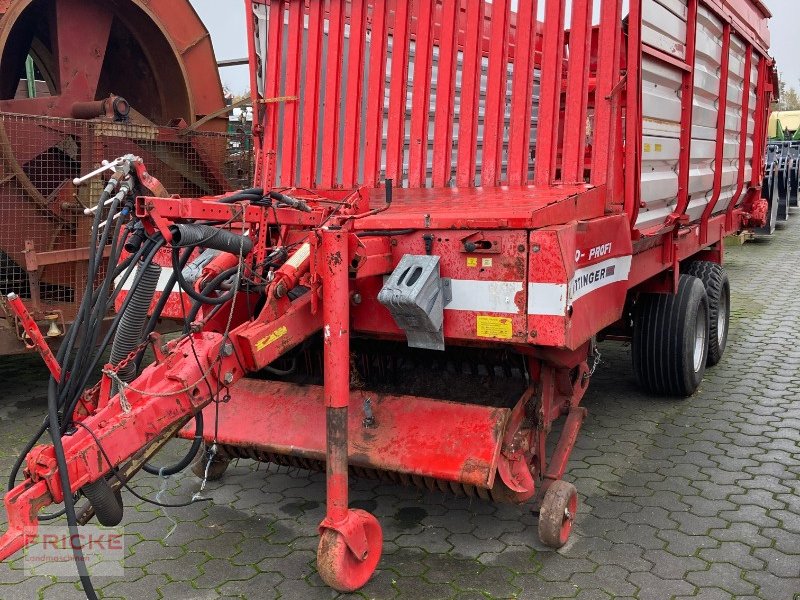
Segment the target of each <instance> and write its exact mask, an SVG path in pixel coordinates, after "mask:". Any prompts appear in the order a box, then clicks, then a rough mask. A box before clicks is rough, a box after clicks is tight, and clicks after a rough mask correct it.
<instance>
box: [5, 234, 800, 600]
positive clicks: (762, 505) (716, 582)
mask: <svg viewBox="0 0 800 600" xmlns="http://www.w3.org/2000/svg"><path fill="white" fill-rule="evenodd" d="M795 220H797V219H795ZM799 265H800V224H798V223H796V222H795V223H792V225H791V226H790V227H788V228H785V229H784V230H783V231H779V232H778V233H777V234H776V235H775V236H773V237H772V238H770V239H765V240H759V241H755V242H752V243H748V244H747V245H745V246H744V247H735V248H732V249H731V250H730V252H729V254H728V261H727V268H728V271H729V273H730V277H731V284H732V289H733V300H732V302H733V320H732V324H731V335H730V340H729V345H728V350H727V353H726V355H725V357H724V359H723V361H722V363H721V364H720V365H719V366H717V367H716V368H714V369H712V370H710V371H708V372H707V374H706V377H705V380H704V381H703V384H702V386H701V389H700V391H699V393H697V394H696V395H695V396H694V397H692V398H690V399H688V400H683V401H676V400H664V399H655V398H649V397H647V396H645V395H643V394H641V393H640V392H639V391H638V390H637V389H636V386H635V384H634V380H633V374H632V371H631V366H630V350H629V348H628V347H627V346H624V345H619V344H605V345H604V346H603V347H602V348H601V349H602V351H603V363H602V368H601V369H600V370H599V372H598V373H597V375H596V376H595V378H594V380H593V381H592V384H591V387H590V390H589V392H588V394H587V396H586V399H585V405H586V406H587V408H588V409H589V411H590V416H589V418H588V420H587V421H586V424H585V426H584V429H583V432H582V435H581V437H580V438H579V440H578V444H577V448H576V449H575V452H574V454H573V457H572V461H571V462H570V468H569V471H568V475H567V478H568V479H569V480H571V481H573V482H574V483H575V484H576V485H577V487H578V490H579V492H580V494H581V506H580V508H579V517H578V520H577V522H576V526H575V530H574V532H573V535H572V539H571V541H570V543H569V544H568V545H567V546H566V547H565V548H563V549H561V550H560V551H559V552H554V551H552V550H549V549H546V548H544V547H542V546H541V545H540V544H539V542H538V538H537V531H536V519H535V517H534V516H533V515H531V513H530V510H529V509H526V508H525V507H513V506H494V505H491V504H487V503H485V502H483V501H479V500H469V499H458V498H453V497H448V496H444V495H442V494H440V493H429V492H428V493H426V492H420V491H417V490H415V489H407V488H403V487H398V486H395V485H387V484H382V483H376V482H371V481H357V482H355V483H354V497H355V502H354V504H355V505H358V506H360V507H362V508H367V509H368V510H370V511H372V512H373V513H374V514H376V515H377V516H378V518H379V519H380V521H381V523H382V525H383V532H384V536H385V540H386V541H385V543H384V548H383V559H382V560H381V563H380V570H379V571H378V572H377V573H376V575H375V576H374V578H373V579H372V581H371V582H370V583H369V584H368V585H367V586H366V587H365V588H364V589H363V590H362V591H361V593H360V594H357V595H353V596H352V597H354V598H357V597H363V598H378V599H386V598H413V599H414V600H426V599H436V600H440V599H446V598H458V599H461V600H467V599H479V598H481V599H483V598H504V599H505V598H525V599H555V598H580V599H582V600H590V599H592V600H595V599H596V600H599V599H606V598H618V599H622V598H640V599H647V600H657V599H661V598H664V599H669V598H678V599H684V598H695V599H697V600H699V599H704V600H712V599H713V600H724V599H728V598H739V599H741V600H744V599H751V598H761V599H763V600H798V599H800V372H798V367H799V366H800V347H798V344H797V341H796V340H797V337H798V334H799V333H800V303H799V301H800V273H799V272H798V266H799ZM0 381H2V384H0V386H1V387H0V389H2V393H3V398H2V401H0V440H2V445H1V446H0V474H2V476H3V477H5V475H6V474H7V472H8V470H9V468H10V465H11V463H12V460H13V457H14V456H15V455H16V453H17V452H18V451H19V450H20V448H21V447H22V445H23V443H24V441H25V439H26V437H27V436H29V435H30V432H31V431H32V430H34V428H35V427H36V425H37V424H38V423H40V422H41V418H42V415H43V413H44V410H45V371H44V369H43V368H42V367H41V365H40V364H39V362H38V360H37V359H35V358H28V357H26V358H17V359H4V360H3V361H2V362H1V363H0ZM134 484H135V486H136V488H137V489H138V491H139V492H140V493H142V494H145V495H147V496H149V497H155V494H156V493H157V492H158V490H159V489H160V488H161V483H160V482H159V481H158V480H157V478H155V477H151V476H146V475H139V476H137V478H136V479H135V480H134ZM167 487H168V493H165V494H163V497H162V499H163V500H166V501H169V502H178V501H186V500H188V499H189V498H190V497H191V496H192V494H193V493H194V492H195V491H197V489H198V482H197V480H196V479H195V478H194V477H193V476H192V475H191V474H189V475H182V476H179V477H177V478H173V479H171V480H169V481H167ZM204 494H205V495H206V496H207V497H209V498H212V499H213V502H200V503H196V504H193V505H192V506H190V507H188V508H181V509H168V510H166V512H165V511H164V510H162V509H158V508H154V507H152V506H150V505H147V504H145V503H143V502H140V501H138V500H136V499H135V498H133V497H132V496H131V495H130V494H128V493H127V492H126V493H125V494H124V499H125V503H126V505H127V512H126V515H125V520H124V523H123V525H124V529H125V543H126V552H127V559H126V561H125V568H126V572H125V577H124V578H119V579H110V578H97V579H96V580H95V583H96V586H97V587H98V588H100V591H101V593H102V596H103V597H104V598H127V599H132V600H148V599H151V598H153V599H159V598H169V599H186V600H189V599H198V600H199V599H207V598H208V599H211V598H248V599H266V598H281V599H304V600H306V599H316V598H334V597H336V596H337V595H336V593H334V592H333V591H331V590H330V589H328V588H326V587H325V586H324V585H323V584H322V582H321V580H320V578H319V576H318V575H317V573H316V570H315V551H316V547H317V539H318V538H317V535H316V533H315V529H316V526H317V524H318V523H319V521H320V519H321V518H322V516H323V514H324V504H323V501H324V479H323V477H322V476H320V475H318V474H313V475H309V474H307V473H305V472H299V473H296V472H293V473H287V472H286V469H282V470H277V469H276V468H275V467H269V468H267V467H265V466H264V465H261V466H259V465H256V464H254V463H251V462H249V461H240V462H239V463H238V464H233V465H231V468H230V469H229V470H228V473H227V475H226V477H225V478H224V479H223V481H222V482H219V483H214V484H210V485H209V486H208V487H207V488H206V491H205V492H204ZM0 522H1V523H2V524H4V523H5V513H4V512H3V510H2V509H0ZM173 523H177V527H175V529H174V531H173V532H172V534H171V535H170V536H169V537H166V536H167V534H168V533H169V532H170V530H171V529H172V528H173ZM82 597H83V595H82V593H81V592H80V591H79V588H77V587H76V584H75V582H74V581H72V580H56V579H54V578H49V577H39V576H37V577H26V576H25V574H24V573H23V571H22V559H21V558H17V559H16V560H14V561H12V562H10V563H8V562H7V563H4V564H0V598H2V599H4V600H12V599H15V600H16V599H25V600H27V599H32V598H43V599H52V600H68V599H71V598H82ZM340 597H344V596H340ZM348 597H349V596H348Z"/></svg>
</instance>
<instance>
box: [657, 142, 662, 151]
mask: <svg viewBox="0 0 800 600" xmlns="http://www.w3.org/2000/svg"><path fill="white" fill-rule="evenodd" d="M662 148H663V146H662V145H661V144H656V152H661V149H662Z"/></svg>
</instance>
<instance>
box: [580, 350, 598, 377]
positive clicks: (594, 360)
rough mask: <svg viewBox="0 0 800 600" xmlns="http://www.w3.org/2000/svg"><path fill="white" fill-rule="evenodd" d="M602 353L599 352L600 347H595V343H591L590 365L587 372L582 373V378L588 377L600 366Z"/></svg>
mask: <svg viewBox="0 0 800 600" xmlns="http://www.w3.org/2000/svg"><path fill="white" fill-rule="evenodd" d="M601 358H602V355H601V354H600V349H599V348H598V347H597V344H592V366H591V367H589V372H588V373H584V375H583V378H584V380H586V379H589V378H590V377H591V376H592V375H594V372H595V371H596V370H597V367H599V366H600V363H601V362H602V361H601Z"/></svg>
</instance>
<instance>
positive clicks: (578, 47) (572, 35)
mask: <svg viewBox="0 0 800 600" xmlns="http://www.w3.org/2000/svg"><path fill="white" fill-rule="evenodd" d="M591 23H592V0H573V2H572V24H571V25H570V30H569V69H568V72H567V100H566V111H565V114H564V156H563V161H562V166H561V179H562V180H563V181H564V183H582V182H583V177H584V166H585V164H584V155H585V152H586V110H587V104H588V101H589V89H588V88H589V85H588V83H589V55H590V54H591V50H592V49H591V45H592V25H591Z"/></svg>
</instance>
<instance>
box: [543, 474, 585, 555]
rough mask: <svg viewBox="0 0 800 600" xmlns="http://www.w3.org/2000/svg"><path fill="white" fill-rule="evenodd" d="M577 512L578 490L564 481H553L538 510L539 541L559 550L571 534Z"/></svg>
mask: <svg viewBox="0 0 800 600" xmlns="http://www.w3.org/2000/svg"><path fill="white" fill-rule="evenodd" d="M577 512H578V490H576V489H575V486H574V485H572V484H571V483H567V482H566V481H561V480H558V481H554V482H553V483H551V484H550V487H549V488H547V491H546V492H545V494H544V500H543V501H542V507H541V508H540V509H539V539H540V540H541V541H542V543H543V544H544V545H545V546H549V547H550V548H561V546H563V545H564V544H566V543H567V540H568V539H569V534H570V533H571V532H572V523H573V521H574V520H575V514H576V513H577Z"/></svg>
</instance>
